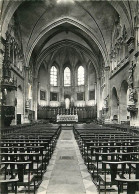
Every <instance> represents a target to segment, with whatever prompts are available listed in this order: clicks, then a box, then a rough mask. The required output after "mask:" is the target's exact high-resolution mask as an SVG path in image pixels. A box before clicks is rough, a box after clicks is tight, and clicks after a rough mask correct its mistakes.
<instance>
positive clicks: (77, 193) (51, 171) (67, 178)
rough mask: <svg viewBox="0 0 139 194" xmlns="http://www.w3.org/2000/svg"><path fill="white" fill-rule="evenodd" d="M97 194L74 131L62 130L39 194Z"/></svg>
mask: <svg viewBox="0 0 139 194" xmlns="http://www.w3.org/2000/svg"><path fill="white" fill-rule="evenodd" d="M85 193H86V194H97V193H98V192H97V189H96V186H95V185H94V184H93V182H92V180H91V176H90V174H89V173H88V171H87V168H86V166H85V164H84V162H83V159H82V157H81V154H80V151H79V148H78V146H77V143H76V140H75V138H74V135H73V132H72V130H62V132H61V135H60V137H59V140H58V143H57V146H56V149H55V151H54V153H53V156H52V158H51V160H50V163H49V165H48V167H47V172H46V173H45V174H44V177H43V181H42V183H41V185H40V187H39V189H38V192H37V194H85Z"/></svg>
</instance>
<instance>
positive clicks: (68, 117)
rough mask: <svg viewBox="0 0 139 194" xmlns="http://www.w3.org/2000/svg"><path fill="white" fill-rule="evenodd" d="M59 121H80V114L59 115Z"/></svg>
mask: <svg viewBox="0 0 139 194" xmlns="http://www.w3.org/2000/svg"><path fill="white" fill-rule="evenodd" d="M57 122H58V123H59V122H63V123H64V122H67V123H72V122H78V115H77V114H76V115H65V114H62V115H59V114H58V115H57Z"/></svg>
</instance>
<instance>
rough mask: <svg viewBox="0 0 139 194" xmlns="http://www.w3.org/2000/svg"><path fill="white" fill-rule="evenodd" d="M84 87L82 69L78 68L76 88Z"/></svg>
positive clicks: (81, 67)
mask: <svg viewBox="0 0 139 194" xmlns="http://www.w3.org/2000/svg"><path fill="white" fill-rule="evenodd" d="M81 85H84V67H83V66H80V67H79V68H78V86H81Z"/></svg>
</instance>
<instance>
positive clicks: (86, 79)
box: [84, 66, 89, 105]
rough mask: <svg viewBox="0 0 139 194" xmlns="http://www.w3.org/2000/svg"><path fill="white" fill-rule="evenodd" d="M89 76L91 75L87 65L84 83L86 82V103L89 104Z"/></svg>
mask: <svg viewBox="0 0 139 194" xmlns="http://www.w3.org/2000/svg"><path fill="white" fill-rule="evenodd" d="M88 77H89V75H88V66H86V68H85V74H84V79H85V80H84V83H85V85H84V86H85V90H84V91H85V105H86V104H87V102H88V100H89V87H88V86H89V83H88V82H89V80H88Z"/></svg>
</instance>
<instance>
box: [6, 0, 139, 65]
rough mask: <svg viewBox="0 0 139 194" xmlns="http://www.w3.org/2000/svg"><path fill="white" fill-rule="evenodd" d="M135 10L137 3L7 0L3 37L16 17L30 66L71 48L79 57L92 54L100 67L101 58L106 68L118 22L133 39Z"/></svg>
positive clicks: (91, 0) (90, 0)
mask: <svg viewBox="0 0 139 194" xmlns="http://www.w3.org/2000/svg"><path fill="white" fill-rule="evenodd" d="M135 7H136V1H133V2H130V1H107V0H106V1H94V0H86V1H83V0H67V1H64V0H63V1H62V0H61V1H60V0H59V1H58V0H42V1H37V0H36V1H22V0H21V1H15V2H13V1H4V2H3V4H2V35H3V37H4V36H5V32H6V30H7V28H8V23H9V22H10V20H11V18H12V16H13V15H14V16H15V17H17V19H18V22H19V24H20V29H21V37H22V43H23V51H24V56H25V59H26V63H27V64H29V61H30V58H31V56H33V58H34V61H38V59H41V58H45V55H47V56H48V53H49V55H50V53H51V54H52V55H50V56H51V57H52V56H55V55H54V54H53V53H54V52H58V50H59V49H60V52H61V49H62V48H65V46H69V47H70V48H71V51H72V48H74V49H76V51H77V52H78V53H79V55H82V53H85V52H87V53H88V54H89V55H90V58H91V53H92V58H93V57H94V58H95V59H96V61H97V63H98V65H99V60H100V58H101V61H102V59H103V60H104V63H105V65H106V66H107V65H108V63H109V53H110V49H111V39H112V32H113V29H114V25H115V22H117V21H119V20H120V23H121V25H125V27H126V30H127V32H128V36H129V37H130V36H131V34H132V33H133V32H132V25H133V14H134V11H133V10H134V9H135ZM61 45H62V46H61ZM74 49H73V51H74ZM64 52H65V51H64ZM68 52H69V51H68ZM71 56H72V52H71Z"/></svg>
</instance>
